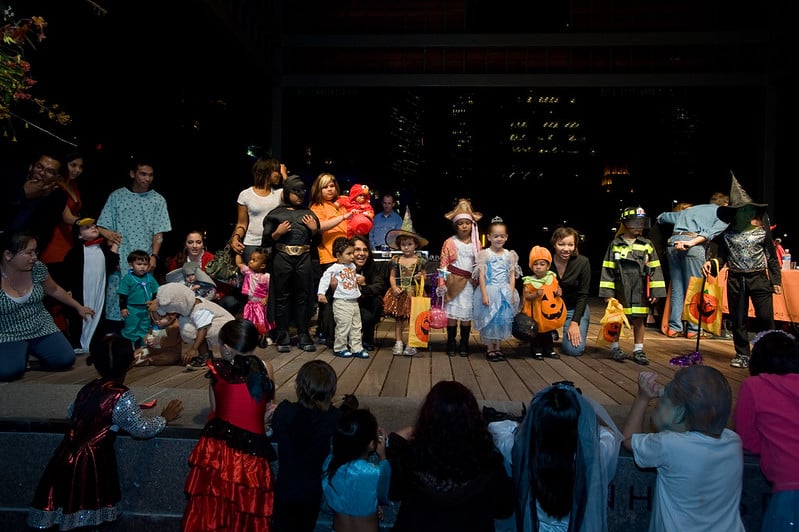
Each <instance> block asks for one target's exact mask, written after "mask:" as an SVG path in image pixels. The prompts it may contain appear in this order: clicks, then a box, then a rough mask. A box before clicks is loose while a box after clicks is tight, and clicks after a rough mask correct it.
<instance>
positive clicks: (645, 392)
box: [621, 371, 661, 451]
mask: <svg viewBox="0 0 799 532" xmlns="http://www.w3.org/2000/svg"><path fill="white" fill-rule="evenodd" d="M657 376H658V375H657V373H655V372H653V371H642V372H641V373H639V374H638V393H637V394H636V395H635V399H634V400H633V405H632V407H631V408H630V412H629V413H628V414H627V419H625V420H624V425H622V428H621V434H622V437H623V438H624V440H623V441H622V444H623V445H624V448H625V449H627V450H628V451H632V437H633V434H640V433H642V432H644V422H645V420H646V409H647V407H648V406H649V401H650V399H653V398H655V397H658V395H660V390H661V387H660V385H659V384H657V383H656V382H655V379H657Z"/></svg>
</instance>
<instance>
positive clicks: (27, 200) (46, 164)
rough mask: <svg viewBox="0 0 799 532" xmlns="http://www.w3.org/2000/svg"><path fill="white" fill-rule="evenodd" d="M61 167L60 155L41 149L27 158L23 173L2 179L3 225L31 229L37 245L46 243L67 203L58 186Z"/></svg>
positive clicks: (10, 227) (44, 245)
mask: <svg viewBox="0 0 799 532" xmlns="http://www.w3.org/2000/svg"><path fill="white" fill-rule="evenodd" d="M61 167H62V162H61V157H60V155H58V154H57V153H56V152H55V151H54V150H50V149H42V150H41V151H39V152H38V153H36V155H35V157H33V158H32V159H31V161H30V163H29V164H28V167H27V174H26V175H24V177H23V176H20V177H19V178H16V179H15V178H14V177H11V178H6V179H3V188H4V190H3V206H4V208H3V209H2V210H3V213H2V216H3V228H5V229H7V230H8V231H11V232H16V231H23V230H24V231H29V232H32V233H33V234H35V235H36V241H37V243H38V246H39V249H44V248H45V247H46V246H47V242H48V241H49V239H50V236H51V235H52V233H53V227H55V225H56V224H57V223H58V221H59V220H60V219H61V214H62V212H63V211H64V207H65V206H66V203H67V196H66V193H65V192H64V191H63V190H62V189H61V188H60V187H59V186H58V182H59V181H60V179H61Z"/></svg>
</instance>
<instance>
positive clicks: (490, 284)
mask: <svg viewBox="0 0 799 532" xmlns="http://www.w3.org/2000/svg"><path fill="white" fill-rule="evenodd" d="M475 272H476V273H475V275H477V272H483V273H484V274H485V280H486V291H487V292H488V306H486V305H483V293H482V291H481V290H480V289H477V288H475V290H474V296H473V297H474V299H473V301H474V319H473V321H472V323H473V324H474V328H475V329H477V330H478V331H480V341H481V342H483V343H488V342H490V341H495V340H497V341H498V340H505V339H507V338H510V337H511V326H512V325H513V317H514V316H515V315H516V313H517V312H518V311H519V295H518V293H517V292H516V290H512V289H511V286H510V280H511V275H512V276H513V278H518V277H521V274H522V271H521V268H520V267H519V256H518V255H517V254H516V252H515V251H510V250H507V249H503V250H502V252H501V253H494V252H493V251H491V249H490V248H489V249H484V250H482V251H480V253H478V255H477V268H476V270H475Z"/></svg>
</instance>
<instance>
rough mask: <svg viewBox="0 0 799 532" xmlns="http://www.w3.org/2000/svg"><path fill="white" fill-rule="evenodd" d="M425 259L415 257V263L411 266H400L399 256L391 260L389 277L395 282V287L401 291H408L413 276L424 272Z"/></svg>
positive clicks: (411, 285)
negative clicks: (392, 277)
mask: <svg viewBox="0 0 799 532" xmlns="http://www.w3.org/2000/svg"><path fill="white" fill-rule="evenodd" d="M424 265H425V259H424V257H422V256H421V255H420V256H417V257H416V262H414V263H413V265H412V266H403V265H402V264H400V261H399V255H397V256H395V257H392V258H391V275H392V276H394V280H395V281H396V282H397V286H398V287H400V288H402V289H403V290H410V289H411V288H412V287H413V276H414V275H416V274H417V273H419V272H424Z"/></svg>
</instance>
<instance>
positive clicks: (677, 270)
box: [666, 236, 705, 332]
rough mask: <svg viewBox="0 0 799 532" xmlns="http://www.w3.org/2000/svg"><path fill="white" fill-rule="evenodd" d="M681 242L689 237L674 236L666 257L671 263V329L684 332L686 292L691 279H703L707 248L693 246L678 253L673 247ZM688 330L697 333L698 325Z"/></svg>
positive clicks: (689, 325)
mask: <svg viewBox="0 0 799 532" xmlns="http://www.w3.org/2000/svg"><path fill="white" fill-rule="evenodd" d="M679 240H690V238H689V237H687V236H674V237H672V238H671V239H670V240H669V247H668V249H667V250H666V256H667V258H668V261H669V277H670V278H671V312H669V329H671V330H672V331H677V332H681V331H682V322H683V320H682V310H683V306H684V304H685V292H686V291H687V290H688V283H689V281H690V280H691V277H702V276H703V275H704V274H703V273H702V265H703V264H704V263H705V247H704V246H691V247H690V248H688V251H678V250H676V249H674V246H673V245H671V244H673V243H674V242H677V241H679ZM688 330H689V331H692V332H696V331H698V330H699V327H698V326H697V325H694V324H693V323H689V324H688Z"/></svg>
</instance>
